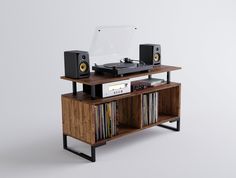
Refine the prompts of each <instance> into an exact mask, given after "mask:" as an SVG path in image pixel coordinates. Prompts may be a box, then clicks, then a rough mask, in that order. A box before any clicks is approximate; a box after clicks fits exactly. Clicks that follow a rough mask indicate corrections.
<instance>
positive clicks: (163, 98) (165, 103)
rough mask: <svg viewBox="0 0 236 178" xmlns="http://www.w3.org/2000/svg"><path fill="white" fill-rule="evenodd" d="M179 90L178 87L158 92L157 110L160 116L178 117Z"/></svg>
mask: <svg viewBox="0 0 236 178" xmlns="http://www.w3.org/2000/svg"><path fill="white" fill-rule="evenodd" d="M180 88H181V86H180V85H179V86H176V87H172V88H169V89H166V90H161V91H159V101H158V110H159V113H160V114H166V115H177V116H180Z"/></svg>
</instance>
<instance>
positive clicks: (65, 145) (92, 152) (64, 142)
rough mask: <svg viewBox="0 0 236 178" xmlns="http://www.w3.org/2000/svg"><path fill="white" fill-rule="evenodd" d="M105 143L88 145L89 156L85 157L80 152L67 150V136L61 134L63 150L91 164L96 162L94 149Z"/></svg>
mask: <svg viewBox="0 0 236 178" xmlns="http://www.w3.org/2000/svg"><path fill="white" fill-rule="evenodd" d="M105 144H106V142H101V143H100V144H97V145H90V147H91V156H89V155H86V154H84V153H82V152H79V151H76V150H73V149H72V148H69V147H68V145H67V135H65V134H63V148H64V149H65V150H67V151H70V152H71V153H74V154H76V155H78V156H80V157H82V158H84V159H87V160H89V161H91V162H95V161H96V150H95V148H96V147H98V146H102V145H105Z"/></svg>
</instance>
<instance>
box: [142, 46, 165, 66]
mask: <svg viewBox="0 0 236 178" xmlns="http://www.w3.org/2000/svg"><path fill="white" fill-rule="evenodd" d="M139 61H140V62H141V63H142V62H144V63H145V64H147V65H161V45H159V44H141V45H139Z"/></svg>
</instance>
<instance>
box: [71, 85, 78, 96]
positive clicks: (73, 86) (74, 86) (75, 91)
mask: <svg viewBox="0 0 236 178" xmlns="http://www.w3.org/2000/svg"><path fill="white" fill-rule="evenodd" d="M72 89H73V95H76V94H77V86H76V82H72Z"/></svg>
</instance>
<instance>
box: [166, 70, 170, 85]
mask: <svg viewBox="0 0 236 178" xmlns="http://www.w3.org/2000/svg"><path fill="white" fill-rule="evenodd" d="M166 77H167V83H170V72H167V76H166Z"/></svg>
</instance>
